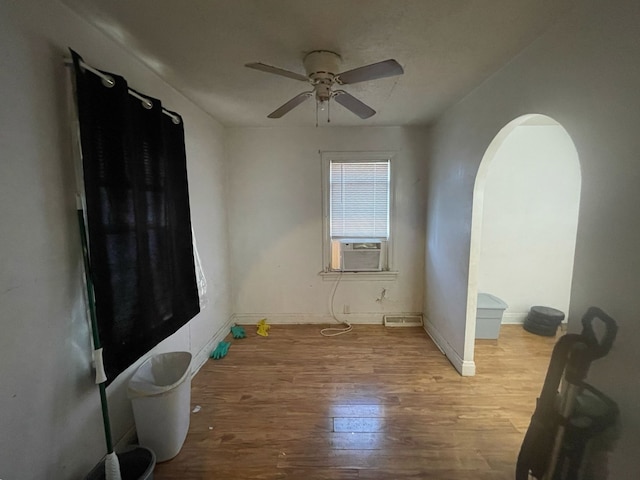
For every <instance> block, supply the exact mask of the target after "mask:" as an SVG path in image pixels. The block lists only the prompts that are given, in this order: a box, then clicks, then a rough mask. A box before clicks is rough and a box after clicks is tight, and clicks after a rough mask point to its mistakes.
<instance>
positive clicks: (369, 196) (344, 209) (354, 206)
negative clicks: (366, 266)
mask: <svg viewBox="0 0 640 480" xmlns="http://www.w3.org/2000/svg"><path fill="white" fill-rule="evenodd" d="M330 206H331V211H330V235H331V237H360V238H368V237H370V238H388V237H389V161H383V162H353V163H349V162H331V168H330Z"/></svg>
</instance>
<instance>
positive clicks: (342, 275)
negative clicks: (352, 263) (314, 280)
mask: <svg viewBox="0 0 640 480" xmlns="http://www.w3.org/2000/svg"><path fill="white" fill-rule="evenodd" d="M318 275H320V276H321V277H322V281H323V282H332V281H336V280H338V279H340V281H341V282H344V281H354V280H355V281H358V280H362V281H369V282H372V281H387V280H395V279H396V278H397V277H398V272H396V271H383V272H320V273H319V274H318Z"/></svg>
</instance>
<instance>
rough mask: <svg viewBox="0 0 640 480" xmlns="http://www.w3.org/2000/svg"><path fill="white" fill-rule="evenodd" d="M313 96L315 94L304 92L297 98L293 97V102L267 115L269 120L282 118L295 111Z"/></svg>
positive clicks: (290, 101)
mask: <svg viewBox="0 0 640 480" xmlns="http://www.w3.org/2000/svg"><path fill="white" fill-rule="evenodd" d="M311 96H313V92H312V91H311V92H302V93H301V94H299V95H296V96H295V97H293V98H292V99H291V100H289V101H288V102H287V103H285V104H284V105H282V106H280V107H278V108H276V109H275V110H274V111H273V112H271V113H270V114H269V115H267V117H268V118H280V117H282V116H283V115H284V114H285V113H288V112H290V111H291V110H293V109H294V108H296V107H297V106H298V105H300V104H301V103H302V102H304V101H305V100H306V99H307V98H309V97H311Z"/></svg>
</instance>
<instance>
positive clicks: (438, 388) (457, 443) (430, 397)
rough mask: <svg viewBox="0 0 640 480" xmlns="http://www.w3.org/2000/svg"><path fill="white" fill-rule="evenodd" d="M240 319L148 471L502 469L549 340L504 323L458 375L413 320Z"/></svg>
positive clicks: (360, 475)
mask: <svg viewBox="0 0 640 480" xmlns="http://www.w3.org/2000/svg"><path fill="white" fill-rule="evenodd" d="M319 330H320V327H318V326H316V325H313V326H311V325H295V326H283V325H274V326H272V327H271V330H270V332H269V337H266V338H264V337H260V336H257V335H256V334H255V329H254V328H253V327H247V334H248V338H246V339H242V340H232V345H231V348H230V349H229V353H228V355H227V356H226V357H225V358H224V359H222V360H217V361H214V360H209V361H208V362H207V364H206V365H205V366H204V367H203V368H202V370H201V371H200V372H199V373H198V375H197V376H196V377H195V378H194V379H193V385H192V407H195V406H196V405H200V406H201V410H200V412H198V413H192V415H191V427H190V430H189V434H188V436H187V440H186V442H185V445H184V447H183V448H182V451H181V452H180V454H178V456H177V457H175V458H174V459H173V460H171V461H169V462H165V463H162V464H158V465H157V467H156V470H155V473H154V478H155V479H156V480H169V479H171V480H178V479H179V480H189V479H212V480H213V479H224V480H236V479H237V480H247V479H296V480H316V479H341V480H342V479H345V480H346V479H368V480H379V479H385V480H395V479H421V480H422V479H439V480H471V479H473V480H489V479H491V480H502V479H504V480H507V479H509V480H512V479H513V478H514V474H513V471H514V465H515V459H516V457H517V454H518V450H519V448H520V443H521V441H522V437H523V435H524V432H525V430H526V428H527V427H528V425H529V419H530V416H531V413H532V412H533V409H534V406H535V400H536V397H537V396H538V394H539V392H540V388H541V385H542V381H543V379H544V375H545V373H546V369H547V366H548V361H549V357H550V354H551V350H552V348H553V345H554V344H555V339H554V338H545V337H538V336H535V335H531V334H529V333H526V332H525V331H523V330H522V328H521V327H519V326H503V328H502V330H501V333H500V340H499V341H478V342H477V345H476V367H477V372H478V373H477V375H476V376H475V377H466V378H463V377H461V376H459V375H458V373H456V371H455V370H454V369H453V367H452V366H451V365H450V364H449V362H448V361H447V359H446V358H445V357H444V356H443V355H442V354H441V353H440V351H439V350H438V349H437V348H436V346H435V345H434V344H433V342H432V341H431V340H430V339H429V337H428V336H427V335H426V333H425V332H424V330H422V329H421V328H417V327H415V328H385V327H383V326H364V325H356V326H354V329H353V331H352V332H351V333H349V334H346V335H342V336H339V337H333V338H326V337H322V336H320V334H319Z"/></svg>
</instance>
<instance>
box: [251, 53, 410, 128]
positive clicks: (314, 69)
mask: <svg viewBox="0 0 640 480" xmlns="http://www.w3.org/2000/svg"><path fill="white" fill-rule="evenodd" d="M341 60H342V58H341V57H340V55H338V54H337V53H335V52H330V51H328V50H314V51H312V52H309V53H308V54H307V55H305V57H304V59H303V64H304V68H305V71H306V72H307V75H306V76H305V75H302V74H300V73H296V72H291V71H289V70H284V69H282V68H278V67H273V66H271V65H267V64H265V63H259V62H256V63H247V64H246V65H245V67H249V68H253V69H255V70H261V71H263V72H267V73H274V74H276V75H281V76H283V77H288V78H293V79H294V80H300V81H301V82H308V83H310V84H311V86H312V87H313V90H309V91H306V92H302V93H300V94H298V95H296V96H295V97H293V98H292V99H291V100H289V101H288V102H286V103H285V104H284V105H281V106H280V107H278V108H277V109H275V110H274V111H273V112H271V113H270V114H269V115H268V118H280V117H282V116H283V115H285V114H286V113H288V112H290V111H291V110H293V109H294V108H295V107H297V106H298V105H300V104H301V103H302V102H304V101H305V100H307V99H308V98H310V97H313V96H315V97H316V123H317V112H318V109H320V110H324V106H325V105H328V104H329V100H331V99H334V100H335V101H336V102H338V103H339V104H340V105H342V106H343V107H345V108H346V109H347V110H349V111H351V112H353V113H355V114H356V115H357V116H358V117H360V118H363V119H364V118H369V117H372V116H373V115H375V113H376V111H375V110H374V109H373V108H371V107H369V106H368V105H367V104H365V103H363V102H361V101H360V100H358V99H357V98H356V97H354V96H353V95H351V94H350V93H347V92H345V91H344V90H334V88H333V87H334V86H335V85H350V84H352V83H358V82H365V81H368V80H376V79H378V78H385V77H393V76H396V75H402V74H403V73H404V70H403V69H402V67H401V66H400V64H399V63H398V62H396V61H395V60H393V59H390V60H384V61H382V62H378V63H372V64H371V65H365V66H363V67H358V68H354V69H353V70H348V71H346V72H342V73H338V72H340V62H341Z"/></svg>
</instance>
